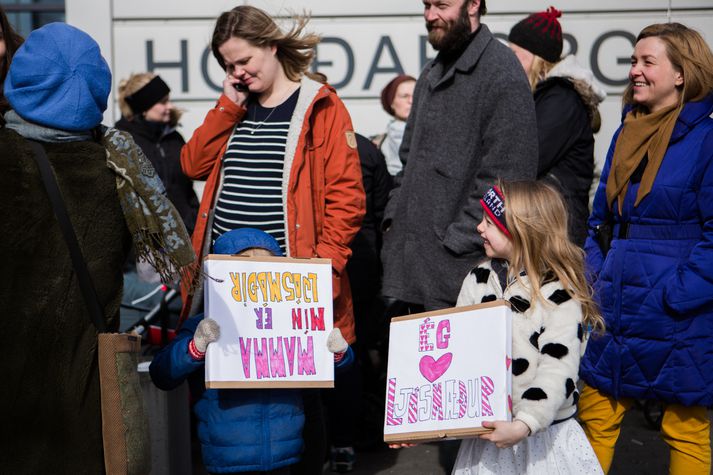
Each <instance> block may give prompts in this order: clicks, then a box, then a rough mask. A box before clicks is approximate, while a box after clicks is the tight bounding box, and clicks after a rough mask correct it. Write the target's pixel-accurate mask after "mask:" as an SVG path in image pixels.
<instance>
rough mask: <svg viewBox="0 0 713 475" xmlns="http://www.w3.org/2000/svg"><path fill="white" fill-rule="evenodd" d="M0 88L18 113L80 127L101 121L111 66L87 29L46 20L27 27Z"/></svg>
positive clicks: (56, 125)
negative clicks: (47, 22) (35, 28)
mask: <svg viewBox="0 0 713 475" xmlns="http://www.w3.org/2000/svg"><path fill="white" fill-rule="evenodd" d="M4 89H5V97H6V98H7V100H8V102H10V105H11V106H12V108H13V110H14V111H15V112H16V113H17V114H18V115H19V116H20V117H21V118H22V119H24V120H26V121H28V122H33V123H35V124H39V125H43V126H45V127H51V128H55V129H60V130H67V131H73V132H79V131H84V130H91V129H92V128H94V127H96V126H97V125H99V124H100V123H101V120H102V115H103V113H104V111H105V110H106V103H107V98H108V97H109V91H110V90H111V72H110V71H109V66H108V65H107V64H106V61H105V60H104V58H103V57H102V55H101V52H100V51H99V45H98V44H97V43H96V42H95V41H94V40H93V39H92V38H91V37H90V36H89V35H88V34H86V33H84V32H83V31H81V30H79V29H77V28H75V27H73V26H70V25H67V24H65V23H50V24H49V25H45V26H43V27H42V28H40V29H37V30H35V31H33V32H32V33H30V36H29V37H28V38H27V41H26V42H25V44H24V45H23V46H21V47H20V49H19V50H18V51H17V53H15V57H14V58H13V62H12V67H11V68H10V71H9V73H8V75H7V78H5V86H4Z"/></svg>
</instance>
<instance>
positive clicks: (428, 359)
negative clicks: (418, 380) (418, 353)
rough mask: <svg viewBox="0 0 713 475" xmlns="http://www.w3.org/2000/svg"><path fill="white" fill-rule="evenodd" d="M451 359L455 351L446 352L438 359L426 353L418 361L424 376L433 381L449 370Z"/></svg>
mask: <svg viewBox="0 0 713 475" xmlns="http://www.w3.org/2000/svg"><path fill="white" fill-rule="evenodd" d="M451 361H453V353H446V354H445V355H442V356H441V357H440V358H438V359H437V360H434V359H433V357H432V356H430V355H426V356H424V357H423V358H421V361H420V362H419V363H418V369H419V370H420V371H421V374H422V375H423V377H424V378H426V379H427V380H428V381H429V382H431V383H432V382H434V381H435V380H437V379H438V378H440V377H441V376H443V373H445V372H446V371H448V368H449V367H450V366H451Z"/></svg>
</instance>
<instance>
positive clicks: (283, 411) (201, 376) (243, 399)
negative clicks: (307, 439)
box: [150, 314, 304, 473]
mask: <svg viewBox="0 0 713 475" xmlns="http://www.w3.org/2000/svg"><path fill="white" fill-rule="evenodd" d="M202 319H203V314H199V315H196V316H195V317H192V318H189V319H188V320H186V321H185V323H184V324H183V326H182V327H181V330H180V332H179V333H178V335H177V336H176V338H175V339H174V340H173V341H172V342H171V344H170V345H168V346H166V347H165V348H163V349H162V350H161V351H160V352H159V353H158V354H157V355H156V356H155V357H154V359H153V361H152V362H151V366H150V372H151V379H152V380H153V382H154V384H155V385H156V386H158V387H159V388H161V389H164V390H170V389H173V388H175V387H176V386H178V385H179V384H181V383H182V382H183V381H184V380H185V379H186V378H188V383H189V385H190V388H191V394H192V395H193V397H194V399H196V400H197V401H198V402H196V404H195V406H194V412H195V414H196V417H197V419H198V438H199V439H200V442H201V448H202V452H203V464H204V465H205V467H206V469H207V470H208V471H209V472H211V473H233V472H246V471H268V470H274V469H277V468H280V467H285V466H288V465H292V464H294V463H296V462H297V461H298V460H299V458H300V454H301V453H302V427H303V426H304V411H303V409H302V393H301V392H300V390H298V389H208V390H206V389H205V373H204V363H203V361H195V360H193V359H192V358H191V356H190V355H189V354H188V343H189V342H190V341H191V340H192V339H193V334H194V333H195V330H196V327H197V326H198V323H200V321H201V320H202Z"/></svg>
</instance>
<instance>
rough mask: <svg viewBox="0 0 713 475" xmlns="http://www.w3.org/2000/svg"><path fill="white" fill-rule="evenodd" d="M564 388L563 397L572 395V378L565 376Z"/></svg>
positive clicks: (573, 388)
mask: <svg viewBox="0 0 713 475" xmlns="http://www.w3.org/2000/svg"><path fill="white" fill-rule="evenodd" d="M564 389H565V393H564V394H565V396H564V397H565V398H568V397H570V396H571V395H572V393H573V392H574V390H575V389H576V388H575V386H574V381H573V380H572V378H567V381H565V383H564Z"/></svg>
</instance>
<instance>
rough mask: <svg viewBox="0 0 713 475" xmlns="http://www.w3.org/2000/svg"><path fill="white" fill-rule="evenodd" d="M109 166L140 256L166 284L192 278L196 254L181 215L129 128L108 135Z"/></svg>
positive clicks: (105, 141)
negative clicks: (127, 130)
mask: <svg viewBox="0 0 713 475" xmlns="http://www.w3.org/2000/svg"><path fill="white" fill-rule="evenodd" d="M102 145H103V146H104V148H105V149H106V151H107V160H106V163H107V166H108V167H109V169H110V170H112V171H113V172H114V173H115V174H116V190H117V193H118V194H119V201H120V202H121V208H122V210H123V212H124V219H125V221H126V225H127V227H128V228H129V231H130V232H131V236H132V238H133V240H134V247H135V249H136V256H137V258H138V259H140V260H143V261H145V262H148V263H149V264H150V265H151V266H152V267H153V268H154V269H156V272H157V273H158V274H159V275H160V276H161V280H162V281H163V282H164V283H171V282H175V281H176V280H177V279H178V278H179V277H181V276H182V277H184V278H186V279H190V277H189V276H190V275H192V273H193V272H194V271H195V269H194V267H195V262H196V255H195V253H194V251H193V246H192V245H191V239H190V237H189V235H188V232H187V231H186V227H185V225H184V224H183V220H182V219H181V216H180V215H179V214H178V211H176V208H175V207H174V206H173V204H172V203H171V202H170V201H169V200H168V198H166V193H165V189H164V186H163V183H162V182H161V179H160V178H159V177H158V174H157V173H156V171H155V170H154V168H153V166H152V165H151V163H150V162H149V161H148V159H147V158H146V157H145V156H144V154H143V152H142V151H141V148H139V146H138V145H136V142H134V140H133V139H132V138H131V135H130V134H129V133H127V132H121V131H119V130H117V129H114V128H107V129H106V130H105V131H104V135H103V137H102Z"/></svg>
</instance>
